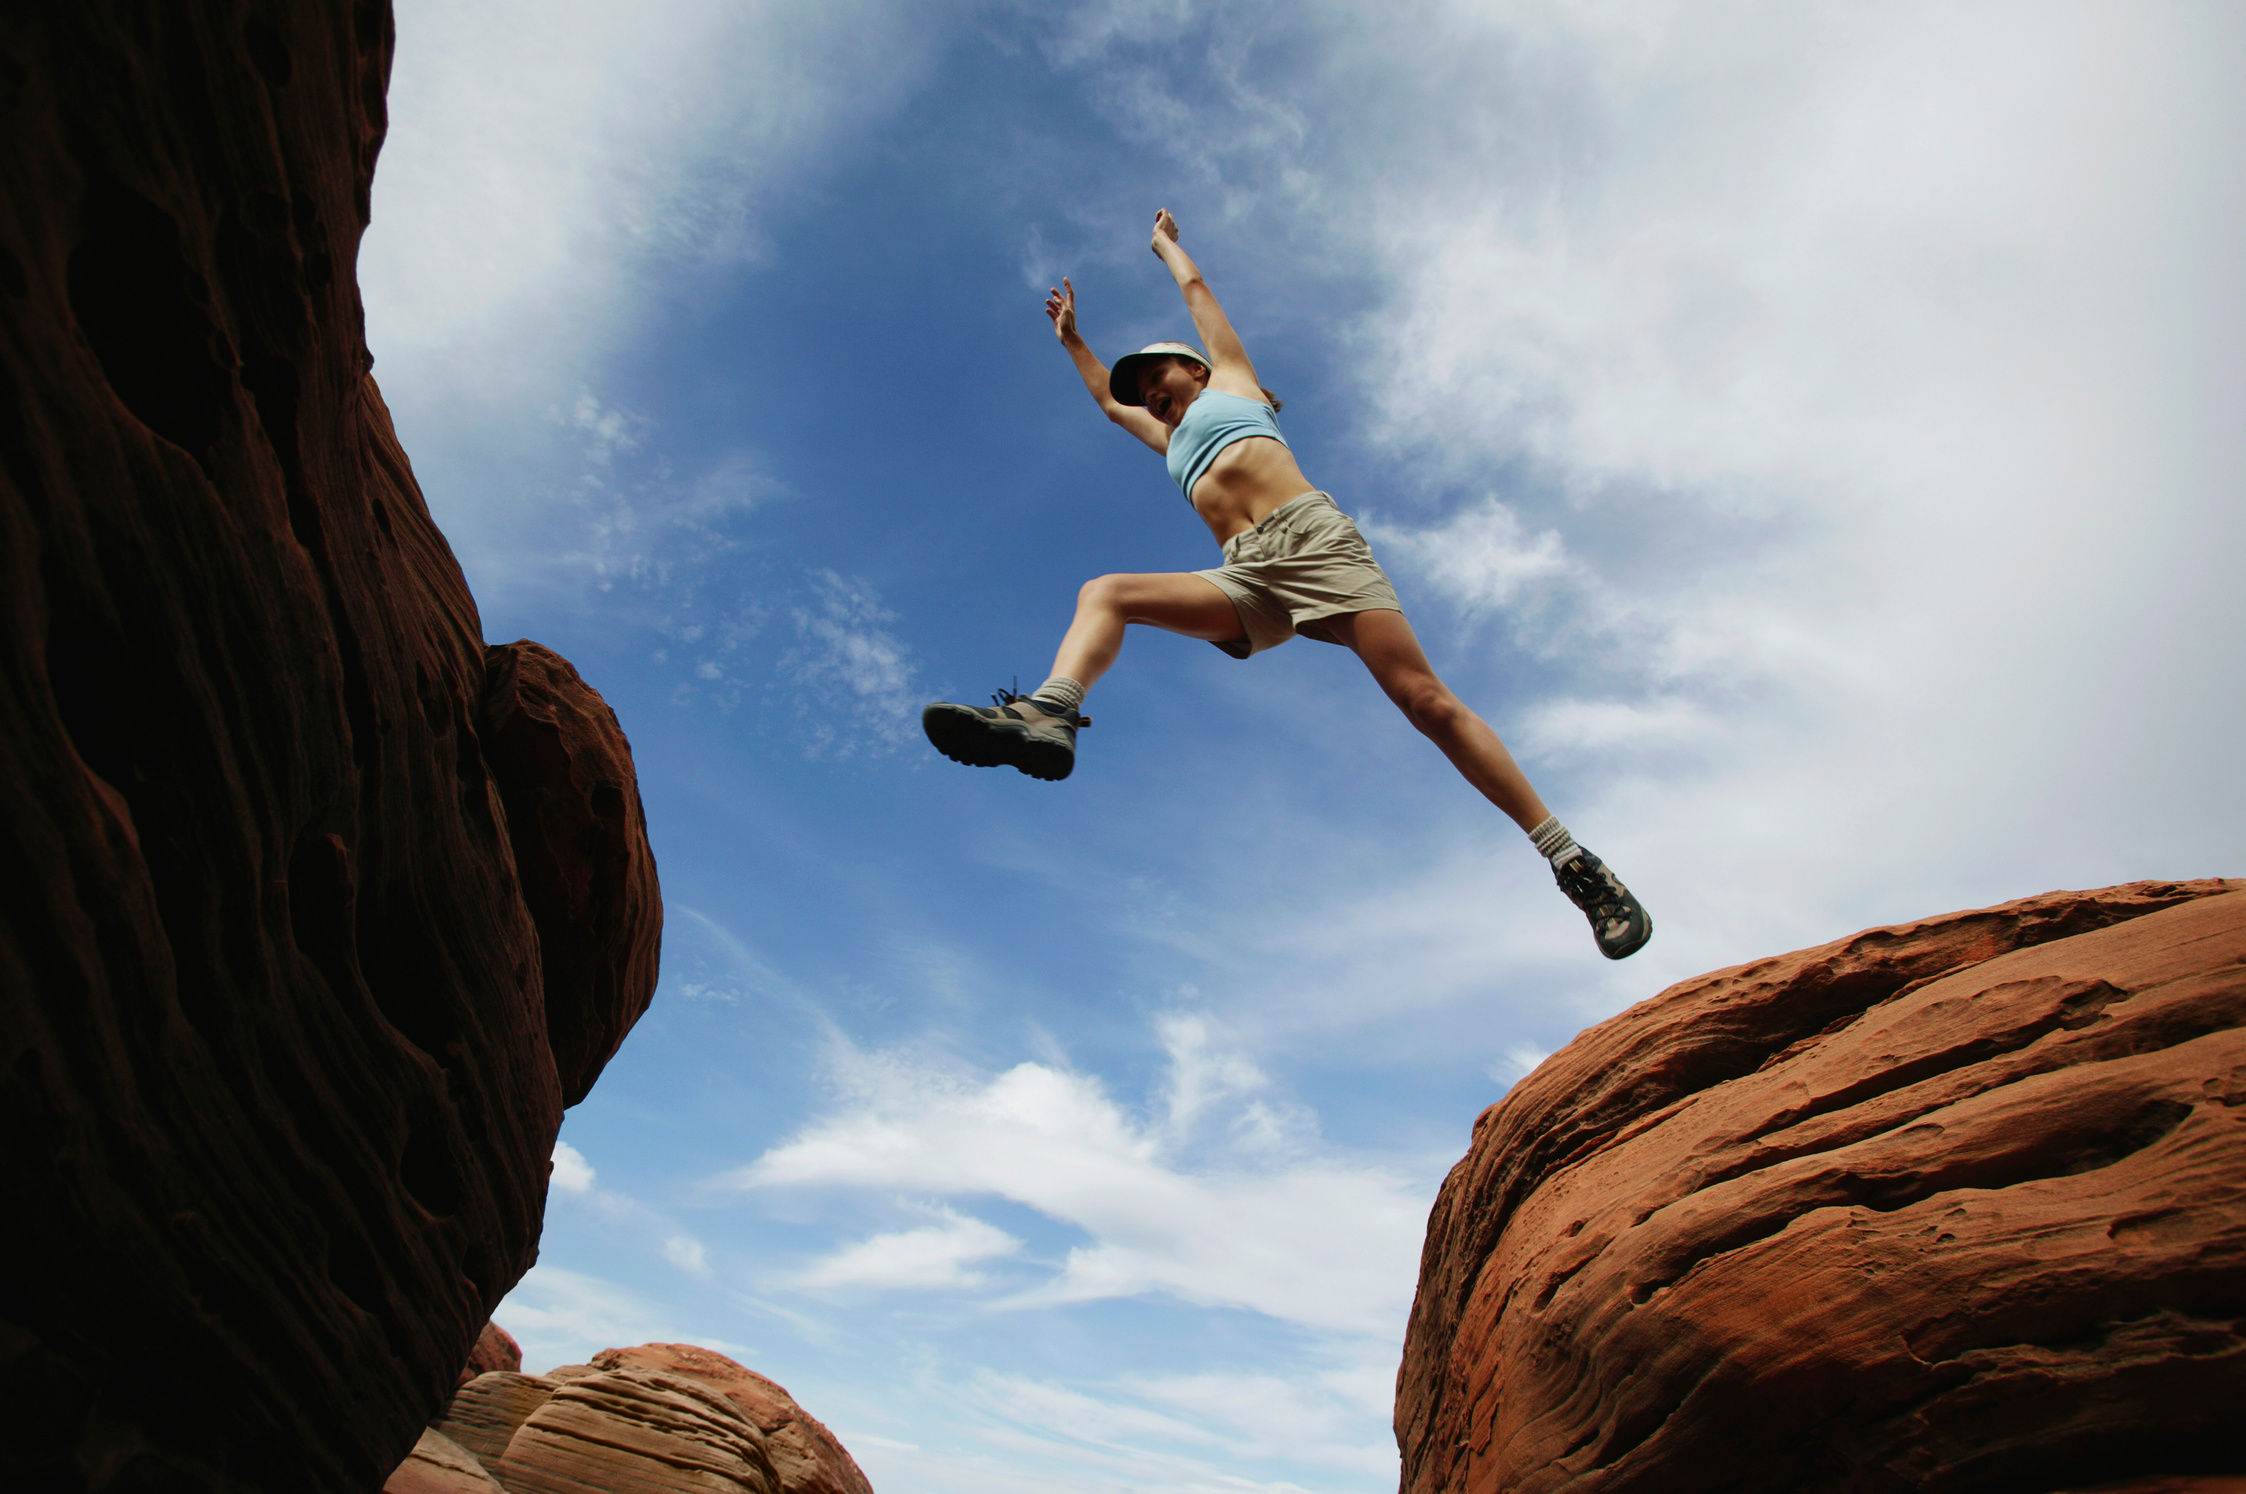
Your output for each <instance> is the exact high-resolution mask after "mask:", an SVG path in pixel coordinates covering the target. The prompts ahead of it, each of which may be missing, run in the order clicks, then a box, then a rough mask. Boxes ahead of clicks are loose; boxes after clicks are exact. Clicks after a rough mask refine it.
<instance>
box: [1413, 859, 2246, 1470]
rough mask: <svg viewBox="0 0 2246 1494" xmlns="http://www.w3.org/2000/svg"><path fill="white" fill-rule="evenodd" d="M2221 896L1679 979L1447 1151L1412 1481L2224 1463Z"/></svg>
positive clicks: (2242, 1287) (2243, 1385)
mask: <svg viewBox="0 0 2246 1494" xmlns="http://www.w3.org/2000/svg"><path fill="white" fill-rule="evenodd" d="M2242 1027H2246V883H2237V882H2231V883H2224V882H2196V883H2180V884H2178V883H2139V884H2136V885H2134V886H2130V887H2121V888H2112V889H2108V890H2106V891H2102V892H2092V893H2054V894H2051V895H2049V896H2046V897H2040V898H2031V899H2028V900H2026V901H2024V902H2019V903H2013V904H2009V905H2006V906H2004V907H2001V908H1992V909H1986V910H1983V911H1980V912H1973V913H1961V914H1954V915H1951V916H1949V917H1946V918H1937V919H1930V920H1927V921H1925V922H1922V923H1916V924H1910V925H1906V926H1903V927H1900V928H1891V929H1875V930H1871V931H1869V932H1867V933H1863V934H1858V935H1856V936H1854V937H1852V938H1849V939H1844V940H1841V941H1839V942H1837V943H1834V944H1830V945H1826V946H1824V947H1823V948H1820V949H1813V950H1807V951H1803V952H1801V953H1798V954H1792V955H1785V956H1781V957H1779V958H1776V959H1771V960H1763V961H1759V962H1757V963H1755V964H1751V965H1745V966H1741V967H1739V968H1737V969H1733V970H1726V971H1719V972H1717V973H1715V974H1713V975H1708V976H1703V977H1701V978H1699V979H1697V980H1692V981H1687V982H1685V983H1684V984H1682V985H1679V986H1675V987H1672V988H1671V989H1669V990H1668V991H1665V992H1663V993H1662V994H1661V995H1659V996H1657V997H1655V998H1653V999H1652V1000H1650V1001H1647V1002H1643V1003H1641V1004H1639V1005H1638V1006H1636V1007H1633V1008H1632V1009H1630V1010H1629V1011H1627V1012H1625V1013H1623V1014H1622V1015H1621V1016H1618V1017H1615V1018H1613V1019H1612V1020H1610V1021H1607V1022H1604V1023H1601V1024H1600V1025H1599V1026H1597V1027H1594V1028H1592V1029H1590V1030H1589V1031H1587V1032H1585V1033H1584V1034H1582V1035H1581V1036H1580V1037H1578V1038H1577V1039H1576V1040H1575V1041H1574V1042H1573V1043H1571V1044H1569V1045H1568V1047H1566V1048H1565V1049H1563V1050H1562V1051H1561V1052H1560V1053H1558V1054H1556V1055H1554V1056H1553V1057H1552V1058H1550V1059H1548V1060H1547V1061H1546V1062H1545V1063H1544V1064H1543V1065H1542V1066H1541V1067H1540V1068H1539V1069H1538V1070H1537V1071H1536V1072H1535V1073H1534V1074H1532V1075H1530V1076H1529V1078H1527V1079H1526V1080H1524V1081H1522V1083H1521V1084H1520V1085H1519V1086H1518V1087H1517V1088H1515V1090H1514V1091H1513V1092H1512V1093H1511V1094H1510V1095H1508V1096H1507V1097H1506V1098H1505V1099H1504V1100H1503V1101H1501V1102H1500V1103H1499V1104H1497V1105H1494V1106H1492V1107H1491V1108H1490V1109H1489V1110H1488V1111H1486V1112H1484V1114H1483V1115H1482V1117H1481V1119H1480V1120H1479V1121H1478V1122H1477V1123H1476V1126H1475V1134H1474V1143H1473V1147H1472V1150H1471V1151H1469V1153H1468V1154H1467V1156H1466V1158H1465V1160H1464V1161H1462V1162H1461V1163H1460V1164H1459V1165H1458V1166H1457V1167H1456V1168H1454V1169H1453V1170H1452V1172H1451V1175H1450V1177H1449V1178H1448V1180H1446V1182H1445V1183H1444V1186H1443V1190H1442V1193H1441V1196H1440V1197H1439V1198H1438V1200H1437V1202H1436V1205H1435V1209H1434V1211H1433V1214H1432V1216H1431V1217H1430V1219H1429V1223H1428V1237H1427V1246H1426V1251H1425V1254H1424V1256H1423V1258H1422V1262H1421V1271H1420V1288H1419V1296H1418V1299H1417V1301H1416V1302H1415V1304H1414V1306H1413V1311H1412V1321H1411V1328H1410V1332H1409V1336H1408V1338H1407V1340H1406V1346H1405V1353H1404V1361H1403V1366H1402V1369H1401V1371H1400V1373H1399V1376H1398V1383H1397V1401H1396V1432H1397V1440H1398V1443H1399V1446H1400V1447H1401V1449H1402V1452H1403V1459H1404V1477H1403V1487H1404V1489H1405V1490H1407V1491H1414V1494H1417V1491H1425V1494H1436V1491H1443V1494H1469V1491H1483V1490H1488V1491H1496V1490H1499V1489H1504V1490H1508V1491H1520V1494H1537V1491H1548V1490H1563V1489H1564V1490H1570V1491H1594V1490H1595V1491H1600V1494H1621V1491H1636V1490H1647V1491H1651V1490H1660V1491H1662V1494H1676V1491H1685V1490H1698V1489H1716V1488H1723V1489H1735V1490H1801V1489H1849V1490H1860V1491H1865V1494H1877V1491H1887V1490H1895V1491H1903V1490H1914V1491H1928V1494H1950V1491H1956V1494H1967V1491H1983V1490H1987V1491H1996V1490H2020V1491H2043V1490H2050V1489H2057V1488H2061V1487H2068V1486H2073V1487H2081V1486H2083V1485H2088V1484H2094V1483H2098V1482H2100V1481H2101V1480H2124V1481H2126V1480H2129V1479H2132V1478H2134V1479H2137V1480H2140V1482H2135V1483H2129V1482H2124V1483H2123V1484H2122V1485H2121V1487H2127V1488H2139V1489H2154V1488H2161V1487H2199V1486H2200V1485H2199V1484H2198V1483H2196V1482H2186V1483H2181V1484H2176V1485H2166V1484H2163V1483H2162V1482H2160V1481H2159V1480H2158V1479H2153V1481H2152V1482H2149V1483H2147V1482H2142V1480H2145V1479H2147V1478H2152V1476H2155V1475H2163V1474H2165V1475H2208V1474H2222V1473H2236V1472H2240V1471H2246V1451H2242V1448H2246V1443H2241V1441H2240V1439H2239V1438H2238V1437H2237V1435H2236V1430H2235V1424H2236V1415H2237V1413H2236V1408H2237V1406H2238V1405H2239V1404H2241V1403H2242V1402H2246V1030H2242Z"/></svg>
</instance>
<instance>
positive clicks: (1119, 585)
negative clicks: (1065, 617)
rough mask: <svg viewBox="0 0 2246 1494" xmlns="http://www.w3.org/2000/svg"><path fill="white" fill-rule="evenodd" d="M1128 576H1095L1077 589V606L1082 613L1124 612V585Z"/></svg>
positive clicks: (1128, 578)
mask: <svg viewBox="0 0 2246 1494" xmlns="http://www.w3.org/2000/svg"><path fill="white" fill-rule="evenodd" d="M1129 580H1130V577H1128V576H1094V577H1093V578H1092V579H1091V580H1089V581H1087V582H1085V583H1084V584H1083V585H1082V586H1080V587H1078V588H1077V589H1076V605H1077V608H1078V610H1080V611H1089V612H1120V611H1122V610H1123V606H1124V602H1125V597H1124V583H1126V582H1127V581H1129Z"/></svg>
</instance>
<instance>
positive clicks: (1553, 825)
mask: <svg viewBox="0 0 2246 1494" xmlns="http://www.w3.org/2000/svg"><path fill="white" fill-rule="evenodd" d="M1529 843H1530V844H1531V845H1534V846H1535V847H1536V849H1537V850H1538V852H1539V853H1541V854H1542V855H1543V857H1544V858H1545V859H1546V860H1547V861H1549V862H1551V863H1552V866H1553V869H1554V870H1558V869H1559V868H1560V867H1563V866H1565V865H1567V864H1568V863H1569V862H1570V861H1573V860H1574V859H1575V858H1576V857H1578V856H1580V855H1582V854H1583V847H1581V846H1579V845H1577V844H1576V843H1575V837H1574V836H1572V835H1570V834H1568V827H1567V826H1565V825H1563V824H1561V823H1560V817H1559V816H1558V815H1556V814H1552V815H1546V816H1545V817H1544V823H1543V824H1541V825H1539V826H1537V827H1536V828H1535V829H1534V830H1531V831H1530V832H1529Z"/></svg>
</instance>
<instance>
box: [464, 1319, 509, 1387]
mask: <svg viewBox="0 0 2246 1494" xmlns="http://www.w3.org/2000/svg"><path fill="white" fill-rule="evenodd" d="M522 1367H523V1349H522V1345H521V1344H518V1343H516V1342H515V1336H514V1335H513V1334H512V1333H509V1332H508V1331H507V1330H506V1329H504V1328H502V1327H500V1326H499V1325H498V1324H497V1323H486V1324H484V1331H483V1332H481V1333H479V1334H477V1335H476V1346H475V1347H474V1348H473V1349H470V1350H469V1351H468V1362H467V1363H466V1364H465V1365H463V1366H461V1370H460V1383H461V1384H462V1385H465V1384H467V1383H468V1382H469V1381H470V1380H473V1379H475V1378H476V1376H478V1375H488V1374H490V1373H491V1372H492V1371H493V1370H513V1371H517V1372H519V1371H520V1370H521V1369H522Z"/></svg>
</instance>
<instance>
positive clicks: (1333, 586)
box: [1193, 493, 1404, 659]
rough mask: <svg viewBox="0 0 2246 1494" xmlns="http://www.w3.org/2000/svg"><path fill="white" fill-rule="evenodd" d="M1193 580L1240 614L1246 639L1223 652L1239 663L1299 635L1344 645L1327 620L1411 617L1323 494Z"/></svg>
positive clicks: (1277, 513) (1276, 516) (1239, 542)
mask: <svg viewBox="0 0 2246 1494" xmlns="http://www.w3.org/2000/svg"><path fill="white" fill-rule="evenodd" d="M1193 574H1195V575H1196V576H1205V577H1207V578H1208V579H1209V580H1210V581H1212V582H1214V583H1215V585H1216V587H1217V589H1218V590H1219V591H1221V592H1223V593H1224V594H1225V595H1226V596H1228V597H1230V598H1232V605H1233V608H1234V610H1236V611H1237V612H1238V613H1239V614H1240V626H1241V627H1242V628H1243V629H1245V630H1246V632H1247V637H1245V638H1234V639H1230V640H1228V641H1226V642H1224V643H1219V644H1218V645H1217V647H1218V648H1221V649H1223V650H1224V651H1225V652H1226V653H1228V654H1230V655H1232V657H1233V658H1235V659H1245V658H1247V657H1248V656H1249V655H1250V654H1260V653H1262V652H1263V651H1264V650H1265V649H1267V648H1277V647H1278V646H1279V645H1280V644H1282V643H1285V642H1286V641H1287V640H1288V639H1290V638H1292V637H1294V636H1295V634H1297V633H1300V634H1301V635H1302V636H1303V637H1305V638H1315V639H1317V640H1318V641H1319V642H1320V643H1339V642H1341V640H1340V639H1338V638H1336V637H1334V636H1333V635H1332V634H1331V633H1329V632H1328V631H1327V630H1326V629H1325V628H1324V627H1323V626H1322V625H1321V622H1320V620H1321V619H1323V618H1328V617H1340V616H1342V615H1343V614H1345V613H1350V612H1371V611H1373V610H1374V609H1376V608H1389V609H1392V610H1394V611H1397V612H1401V611H1403V610H1404V609H1403V607H1402V606H1401V604H1399V603H1398V602H1397V600H1396V588H1395V587H1393V586H1391V585H1389V583H1388V573H1387V572H1386V571H1383V570H1382V569H1381V568H1380V562H1379V561H1377V560H1375V559H1373V552H1372V547H1371V546H1370V545H1368V544H1366V543H1365V537H1364V536H1363V535H1361V534H1359V533H1358V532H1357V526H1356V525H1355V524H1352V523H1351V522H1350V521H1349V516H1348V515H1347V514H1345V513H1343V512H1342V511H1341V510H1340V509H1338V508H1336V507H1334V500H1333V499H1331V498H1329V497H1328V496H1326V495H1325V494H1324V493H1305V494H1303V495H1302V496H1301V497H1300V498H1290V499H1288V500H1287V501H1286V502H1285V503H1282V504H1280V505H1279V506H1278V507H1277V508H1275V509H1273V510H1272V511H1271V512H1270V513H1268V514H1265V515H1264V517H1263V522H1262V523H1261V524H1258V525H1256V527H1255V528H1253V529H1244V530H1242V531H1241V532H1240V533H1238V534H1236V535H1234V536H1233V537H1232V538H1230V539H1228V540H1226V541H1225V542H1224V564H1223V565H1221V566H1219V567H1218V568H1217V569H1215V570H1213V571H1195V572H1194V573H1193Z"/></svg>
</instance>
